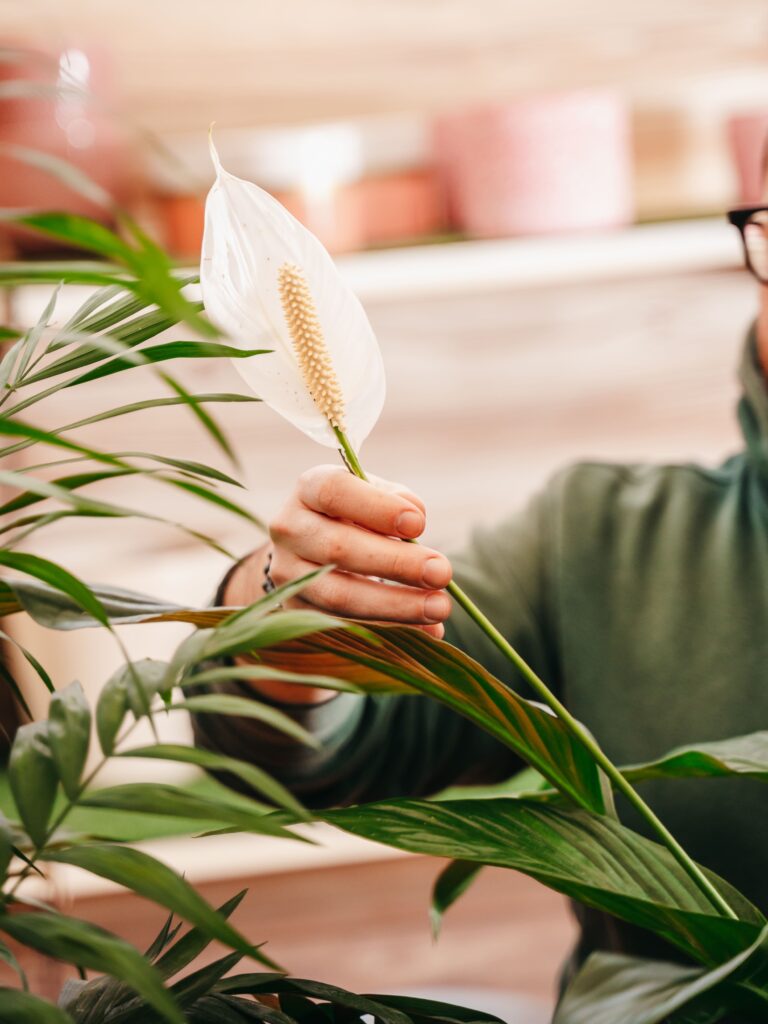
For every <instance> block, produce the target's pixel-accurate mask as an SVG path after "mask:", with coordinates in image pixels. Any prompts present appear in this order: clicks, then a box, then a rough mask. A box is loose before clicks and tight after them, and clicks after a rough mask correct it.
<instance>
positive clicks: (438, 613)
mask: <svg viewBox="0 0 768 1024" xmlns="http://www.w3.org/2000/svg"><path fill="white" fill-rule="evenodd" d="M449 611H450V607H449V603H448V598H447V597H446V596H445V594H430V595H429V597H428V598H427V599H426V601H425V602H424V618H425V619H428V620H429V622H442V621H443V619H444V618H446V617H447V615H448V612H449Z"/></svg>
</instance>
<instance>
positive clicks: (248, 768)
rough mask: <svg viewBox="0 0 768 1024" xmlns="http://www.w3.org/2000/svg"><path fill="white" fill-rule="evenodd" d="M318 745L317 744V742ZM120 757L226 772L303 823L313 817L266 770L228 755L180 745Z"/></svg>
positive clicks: (128, 752) (137, 749) (158, 746)
mask: <svg viewBox="0 0 768 1024" xmlns="http://www.w3.org/2000/svg"><path fill="white" fill-rule="evenodd" d="M315 742H316V741H315ZM119 756H120V757H141V758H155V759H157V760H160V761H176V762H178V763H181V764H194V765H196V766H197V767H198V768H204V769H205V770H206V771H208V772H219V773H221V772H225V773H227V774H229V775H234V776H236V777H237V778H238V779H241V780H242V781H243V782H244V783H245V784H246V785H247V786H250V788H251V789H253V790H255V791H256V792H257V793H260V794H261V796H263V797H265V798H266V799H267V800H269V801H270V802H271V803H273V804H277V806H278V807H284V808H286V809H287V810H289V811H292V812H293V814H295V815H296V816H297V817H298V818H299V819H300V820H302V821H311V820H312V815H311V814H310V813H309V811H307V809H306V808H305V807H302V805H301V804H300V803H299V801H298V800H297V799H296V797H295V796H293V794H292V793H290V792H289V791H288V790H287V789H286V788H285V786H284V785H282V783H280V782H278V781H277V779H273V778H272V776H271V775H268V774H267V772H265V771H264V770H263V768H259V767H257V765H255V764H249V763H248V762H247V761H240V760H238V759H237V758H235V757H227V756H226V755H225V754H216V753H214V752H213V751H212V750H204V749H203V748H200V747H189V746H183V745H182V744H177V743H157V744H155V745H153V746H151V747H134V748H132V749H130V750H122V751H120V755H119Z"/></svg>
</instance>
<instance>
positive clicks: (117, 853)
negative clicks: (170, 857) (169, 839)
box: [44, 844, 272, 966]
mask: <svg viewBox="0 0 768 1024" xmlns="http://www.w3.org/2000/svg"><path fill="white" fill-rule="evenodd" d="M44 859H45V860H46V861H52V862H54V863H56V864H72V865H74V866H75V867H79V868H82V869H83V870H85V871H89V872H90V873H91V874H92V875H98V876H99V877H100V878H107V879H109V881H111V882H115V883H117V884H118V885H122V886H124V887H125V888H126V889H129V890H130V891H131V892H134V893H137V894H138V895H139V896H144V897H145V898H146V899H149V900H152V902H154V903H158V904H160V906H162V907H166V908H167V909H168V910H172V911H173V912H174V914H178V916H179V917H181V918H183V919H184V920H185V921H189V922H190V924H193V925H194V926H195V927H196V928H199V929H200V930H201V931H202V932H204V933H205V934H206V935H207V936H208V937H209V938H211V939H218V941H219V942H223V943H224V945H225V946H227V947H229V948H230V949H235V950H237V951H238V952H239V953H241V954H243V955H244V956H251V957H254V958H255V959H256V960H259V961H261V962H262V963H265V964H266V965H267V966H272V964H271V962H268V961H267V960H266V958H264V957H262V955H261V954H260V953H259V952H258V949H257V947H255V946H254V945H253V944H252V943H250V942H249V941H248V940H247V939H246V938H245V937H244V936H242V935H241V934H240V932H238V931H237V929H235V928H233V927H232V925H231V924H229V922H228V921H227V919H226V918H225V917H223V916H222V915H221V914H219V913H217V911H216V910H214V908H213V907H212V906H211V905H210V904H209V903H207V902H206V901H205V900H204V899H203V898H202V896H200V895H199V894H198V893H197V892H196V891H195V889H194V888H193V887H192V886H191V885H190V884H189V882H187V881H185V880H184V879H183V878H182V877H181V875H179V874H177V873H176V872H175V871H173V870H172V869H171V868H169V867H167V865H165V864H163V863H162V862H161V861H159V860H157V859H156V858H155V857H151V856H150V855H149V854H148V853H144V851H142V850H133V849H131V848H130V847H126V846H117V845H109V844H98V845H92V846H77V847H72V848H71V849H69V850H59V851H57V852H56V853H50V852H48V853H46V854H45V855H44Z"/></svg>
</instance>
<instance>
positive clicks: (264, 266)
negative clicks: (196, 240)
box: [200, 140, 385, 450]
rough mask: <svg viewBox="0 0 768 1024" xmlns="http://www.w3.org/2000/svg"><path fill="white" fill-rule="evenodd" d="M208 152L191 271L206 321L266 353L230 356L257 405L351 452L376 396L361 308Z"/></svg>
mask: <svg viewBox="0 0 768 1024" xmlns="http://www.w3.org/2000/svg"><path fill="white" fill-rule="evenodd" d="M211 156H212V158H213V163H214V167H215V168H216V181H215V182H214V184H213V186H212V188H211V190H210V192H209V193H208V198H207V200H206V204H205V234H204V237H203V252H202V261H201V266H200V283H201V286H202V292H203V302H204V303H205V308H206V311H207V313H208V316H209V317H210V318H211V320H212V321H213V323H214V324H215V325H216V326H217V327H218V328H219V329H220V330H221V331H222V332H223V333H224V334H226V335H227V336H228V337H229V338H231V339H232V340H233V341H234V343H235V344H237V345H240V346H242V347H243V348H254V347H262V348H267V349H271V350H272V351H271V353H270V354H269V355H261V356H253V357H251V358H247V359H237V360H234V364H235V366H236V368H237V370H238V371H239V372H240V373H241V374H242V376H243V377H244V378H245V380H246V382H247V383H248V385H249V386H250V387H251V388H252V389H253V391H254V392H255V393H256V394H257V395H258V396H259V398H261V399H262V400H263V401H264V402H266V403H267V405H270V406H271V407H272V408H273V409H274V410H275V411H276V412H278V413H280V414H281V415H282V416H284V417H285V418H286V419H287V420H289V421H290V422H291V423H293V424H294V426H296V427H298V428H299V429H300V430H303V431H304V433H305V434H308V435H309V437H311V438H312V439H313V440H314V441H318V442H319V443H320V444H324V445H328V446H329V447H332V448H338V447H340V446H341V447H342V448H346V447H347V444H348V445H351V447H352V449H353V450H354V449H357V448H359V446H360V445H361V444H362V442H363V441H364V440H365V438H366V437H367V436H368V434H369V433H370V432H371V430H372V429H373V426H374V424H375V423H376V421H377V419H378V418H379V414H380V413H381V409H382V406H383V404H384V390H385V385H384V367H383V363H382V359H381V352H380V351H379V345H378V342H377V341H376V336H375V334H374V333H373V329H372V328H371V325H370V323H369V322H368V317H367V316H366V314H365V311H364V309H363V307H362V305H361V304H360V302H359V300H358V299H357V297H356V296H355V294H354V293H353V292H352V290H351V289H350V287H349V286H348V285H347V284H346V283H345V282H344V280H343V278H342V277H341V275H340V274H339V272H338V270H337V269H336V267H335V266H334V263H333V260H332V259H331V257H330V256H329V255H328V253H327V252H326V250H325V249H324V247H323V246H322V245H321V243H320V242H319V241H318V240H317V238H315V236H314V235H313V234H312V233H311V232H309V231H307V229H306V228H305V227H303V226H302V225H301V224H300V223H299V222H298V221H297V220H296V218H295V217H292V216H291V214H290V213H288V211H287V210H286V209H285V208H284V207H283V206H281V205H280V203H278V202H277V200H275V199H273V198H272V196H270V195H269V194H268V193H267V192H265V191H264V190H263V189H260V188H258V187H257V186H256V185H254V184H252V183H251V182H249V181H243V180H242V178H237V177H235V175H234V174H230V173H229V172H228V171H227V170H225V169H224V168H223V167H222V165H221V161H220V160H219V157H218V154H217V152H216V149H215V147H214V145H213V141H212V140H211ZM344 442H347V444H345V443H344Z"/></svg>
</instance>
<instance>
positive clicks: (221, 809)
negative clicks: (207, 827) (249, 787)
mask: <svg viewBox="0 0 768 1024" xmlns="http://www.w3.org/2000/svg"><path fill="white" fill-rule="evenodd" d="M80 803H81V805H82V806H85V807H106V808H109V809H112V810H116V811H133V812H135V813H138V814H162V815H170V816H172V817H176V818H194V819H197V820H199V821H206V822H221V823H223V824H227V825H236V826H237V827H238V828H239V829H240V830H241V831H242V832H256V833H258V834H263V835H269V836H278V837H280V838H281V839H293V840H297V841H299V842H311V841H310V840H308V839H306V838H305V837H303V836H299V835H297V834H296V833H293V832H289V831H287V829H285V828H283V826H282V825H279V824H277V823H276V822H275V821H274V820H273V819H272V818H271V817H270V815H269V814H268V813H265V812H267V811H269V810H271V808H267V807H265V806H264V805H263V804H258V803H257V802H256V801H255V800H251V799H248V798H246V797H238V798H237V799H236V798H235V797H234V796H233V795H232V794H230V793H228V791H227V790H226V789H225V788H224V787H223V786H222V787H221V795H219V794H218V793H217V795H216V797H215V798H214V797H212V796H211V797H208V796H201V795H199V794H197V793H191V792H189V791H188V790H185V789H182V788H181V787H179V786H169V785H165V784H160V783H143V782H136V783H127V784H126V785H123V786H113V787H111V788H109V789H96V790H93V791H91V792H89V793H86V794H85V796H83V797H82V799H81V801H80Z"/></svg>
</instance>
